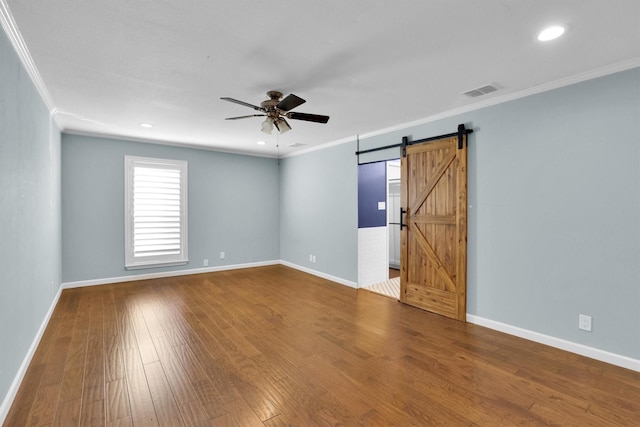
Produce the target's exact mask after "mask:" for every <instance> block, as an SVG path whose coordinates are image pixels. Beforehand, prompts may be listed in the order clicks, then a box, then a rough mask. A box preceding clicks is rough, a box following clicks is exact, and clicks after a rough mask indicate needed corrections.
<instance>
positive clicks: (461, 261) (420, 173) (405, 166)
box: [400, 135, 467, 321]
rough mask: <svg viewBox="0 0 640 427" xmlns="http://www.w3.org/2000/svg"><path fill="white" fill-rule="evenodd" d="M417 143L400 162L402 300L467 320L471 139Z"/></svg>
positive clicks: (462, 138) (407, 148)
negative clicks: (469, 148)
mask: <svg viewBox="0 0 640 427" xmlns="http://www.w3.org/2000/svg"><path fill="white" fill-rule="evenodd" d="M459 138H460V139H459ZM417 142H418V143H413V144H412V145H409V146H407V147H406V157H403V158H402V160H401V170H402V190H401V202H400V203H401V205H402V207H403V218H402V222H403V223H404V224H405V225H404V226H402V231H401V243H400V246H401V260H400V264H401V266H400V301H402V302H403V303H406V304H409V305H412V306H415V307H419V308H422V309H424V310H428V311H431V312H433V313H437V314H441V315H443V316H447V317H451V318H453V319H458V320H461V321H466V268H467V143H466V135H464V136H460V137H449V138H443V139H438V140H435V141H430V142H426V143H422V144H421V143H419V141H417ZM460 146H461V147H460ZM404 210H406V212H404Z"/></svg>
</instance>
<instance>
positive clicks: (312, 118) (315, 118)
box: [287, 111, 329, 123]
mask: <svg viewBox="0 0 640 427" xmlns="http://www.w3.org/2000/svg"><path fill="white" fill-rule="evenodd" d="M287 117H288V118H290V119H294V120H306V121H307V122H315V123H327V122H328V121H329V116H322V115H320V114H307V113H296V112H294V111H292V112H290V113H287Z"/></svg>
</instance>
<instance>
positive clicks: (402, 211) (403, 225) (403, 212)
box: [400, 207, 407, 231]
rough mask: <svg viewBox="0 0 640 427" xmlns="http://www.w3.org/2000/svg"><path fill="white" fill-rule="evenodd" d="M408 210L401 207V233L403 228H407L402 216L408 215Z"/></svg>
mask: <svg viewBox="0 0 640 427" xmlns="http://www.w3.org/2000/svg"><path fill="white" fill-rule="evenodd" d="M406 213H407V210H406V209H402V207H400V231H402V227H406V224H404V223H403V222H402V215H404V214H406Z"/></svg>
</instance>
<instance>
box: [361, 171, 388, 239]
mask: <svg viewBox="0 0 640 427" xmlns="http://www.w3.org/2000/svg"><path fill="white" fill-rule="evenodd" d="M378 202H384V203H385V209H383V210H379V209H378ZM386 203H387V162H376V163H367V164H363V165H359V166H358V228H367V227H385V226H386V225H387V209H386Z"/></svg>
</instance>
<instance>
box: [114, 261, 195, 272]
mask: <svg viewBox="0 0 640 427" xmlns="http://www.w3.org/2000/svg"><path fill="white" fill-rule="evenodd" d="M188 263H189V260H188V259H187V260H182V261H172V262H157V261H153V262H147V263H137V264H130V265H125V266H124V268H125V270H141V269H144V268H157V267H172V266H174V265H186V264H188Z"/></svg>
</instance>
